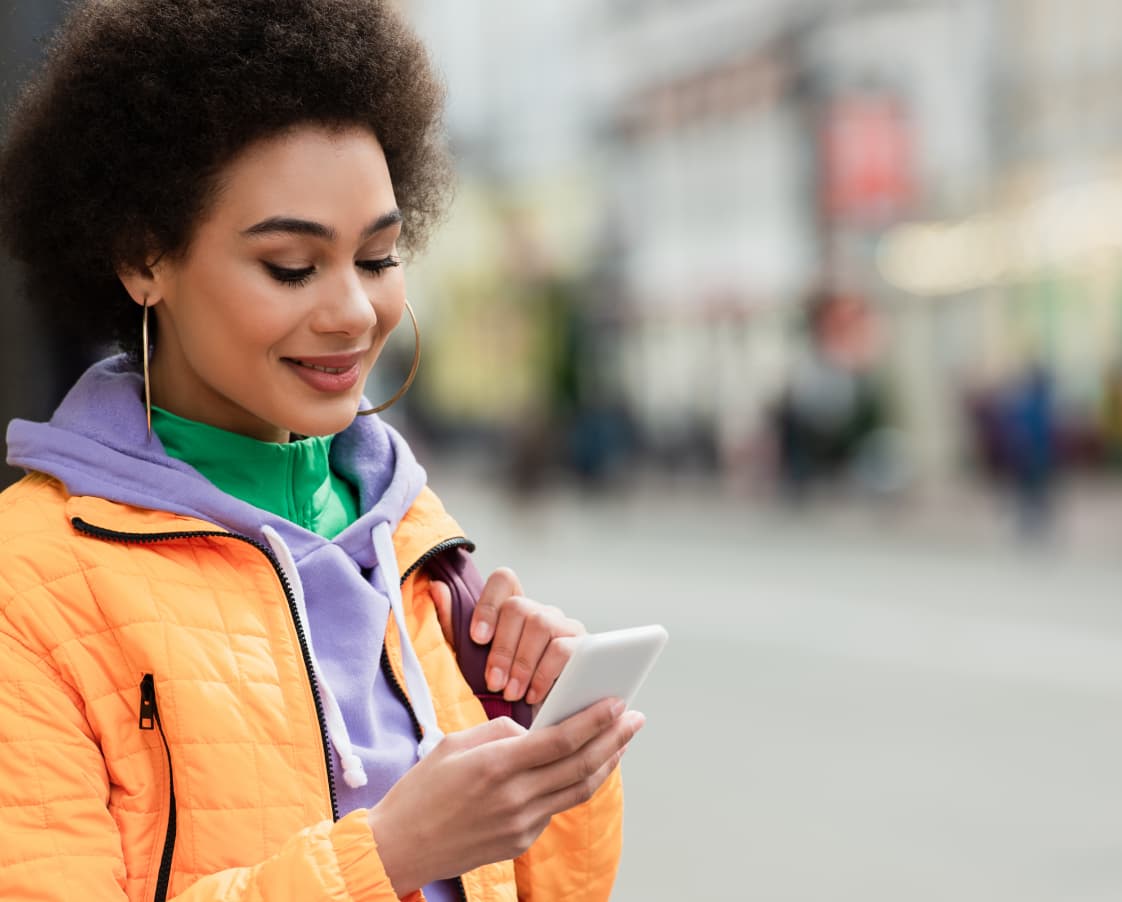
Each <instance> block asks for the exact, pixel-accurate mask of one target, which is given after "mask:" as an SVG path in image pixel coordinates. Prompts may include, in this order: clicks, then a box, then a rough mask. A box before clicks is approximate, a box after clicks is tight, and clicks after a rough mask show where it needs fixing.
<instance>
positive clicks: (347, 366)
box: [283, 352, 364, 393]
mask: <svg viewBox="0 0 1122 902" xmlns="http://www.w3.org/2000/svg"><path fill="white" fill-rule="evenodd" d="M363 356H364V355H363V354H362V353H361V352H356V353H352V354H330V355H321V356H316V357H285V358H283V360H284V362H285V363H286V364H288V365H289V366H290V367H292V371H293V373H295V374H296V375H297V376H299V377H300V379H301V380H303V382H304V383H305V384H307V385H309V386H311V387H312V388H314V389H316V390H317V391H321V392H327V393H332V392H340V391H347V390H349V389H351V388H353V387H354V386H355V384H356V383H357V382H358V379H359V376H360V375H361V372H362V367H361V363H362V359H363Z"/></svg>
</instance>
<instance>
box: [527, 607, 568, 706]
mask: <svg viewBox="0 0 1122 902" xmlns="http://www.w3.org/2000/svg"><path fill="white" fill-rule="evenodd" d="M574 622H575V621H574ZM576 647H577V636H575V635H574V636H560V637H555V638H554V639H553V640H552V641H551V642H550V643H549V645H548V646H546V649H545V653H544V654H542V656H541V660H540V661H538V667H537V670H535V671H534V676H533V679H532V680H531V681H530V689H529V691H528V692H527V693H526V701H527V702H528V703H529V704H531V705H536V704H538V703H539V702H541V701H542V700H543V699H544V698H545V697H546V696H547V695H549V690H550V689H552V688H553V684H554V683H555V682H557V677H559V676H560V675H561V671H562V670H563V669H564V667H565V665H566V664H567V663H568V661H569V658H571V657H572V656H573V652H574V651H576Z"/></svg>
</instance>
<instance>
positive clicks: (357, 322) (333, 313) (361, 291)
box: [313, 272, 378, 337]
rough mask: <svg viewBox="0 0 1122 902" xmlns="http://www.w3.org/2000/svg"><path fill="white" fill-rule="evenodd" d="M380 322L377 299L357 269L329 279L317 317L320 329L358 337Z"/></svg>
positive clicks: (316, 313) (318, 306)
mask: <svg viewBox="0 0 1122 902" xmlns="http://www.w3.org/2000/svg"><path fill="white" fill-rule="evenodd" d="M377 322H378V314H377V312H376V311H375V309H374V299H373V298H372V297H370V294H369V292H368V290H367V286H366V285H364V284H363V282H362V279H361V278H360V277H359V275H358V274H357V273H355V272H351V273H344V274H342V275H341V276H340V278H338V279H331V280H325V282H324V287H323V295H322V296H321V297H320V298H319V303H318V304H317V306H316V311H315V317H314V320H313V328H314V329H315V330H316V331H317V332H323V333H335V334H340V335H346V336H347V337H355V336H358V335H362V334H364V333H366V332H369V331H370V330H371V329H372V328H373V327H374V325H375V324H376V323H377Z"/></svg>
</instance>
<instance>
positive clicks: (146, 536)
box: [71, 517, 339, 821]
mask: <svg viewBox="0 0 1122 902" xmlns="http://www.w3.org/2000/svg"><path fill="white" fill-rule="evenodd" d="M71 523H72V525H73V526H74V528H75V529H77V530H78V531H79V532H83V533H85V534H86V535H89V536H93V537H94V538H98V539H105V540H107V541H110V542H121V543H123V544H126V545H155V544H158V543H160V542H170V541H177V540H179V539H236V540H238V541H239V542H245V543H246V544H247V545H252V546H253V547H254V548H256V549H257V550H258V551H260V552H261V553H262V554H263V555H265V557H266V559H267V560H268V561H269V563H270V564H272V567H273V572H274V573H276V575H277V579H278V580H279V581H280V584H281V588H282V589H283V590H284V596H285V598H286V599H287V600H288V612H289V614H290V615H291V617H292V622H293V624H295V626H296V638H297V639H298V640H299V642H300V654H301V656H302V657H303V659H304V673H305V674H306V675H307V677H308V683H309V684H310V685H311V687H312V699H313V701H314V702H315V706H316V719H317V720H318V721H319V738H320V742H321V744H322V745H323V762H324V766H325V767H326V769H327V789H328V792H329V794H330V796H331V819H332V820H333V821H337V820H339V798H338V794H337V793H336V791H335V772H334V769H333V768H332V766H331V751H330V748H331V746H330V745H329V744H328V739H327V718H326V716H325V715H324V713H323V702H322V701H321V700H320V697H319V687H318V686H317V685H316V677H315V673H314V672H313V671H312V655H311V652H310V651H309V650H308V637H307V635H306V634H305V633H304V624H303V623H301V622H300V614H299V612H298V610H297V608H296V598H295V596H294V595H293V594H292V586H291V585H290V584H289V582H288V577H287V576H285V575H284V569H283V568H282V567H281V565H280V561H278V560H277V558H276V555H274V554H273V551H272V549H271V548H268V547H267V546H265V545H263V544H261V543H260V542H258V541H256V540H254V539H251V538H250V537H249V536H243V535H240V534H239V533H236V532H221V531H217V530H214V531H206V530H196V531H193V532H160V533H132V532H118V531H117V530H115V529H105V528H104V527H101V526H94V525H93V524H92V523H87V522H86V521H85V520H83V519H82V518H81V517H75V518H74V519H73V520H72V521H71ZM157 722H158V721H157Z"/></svg>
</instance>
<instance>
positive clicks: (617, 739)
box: [538, 711, 646, 807]
mask: <svg viewBox="0 0 1122 902" xmlns="http://www.w3.org/2000/svg"><path fill="white" fill-rule="evenodd" d="M645 722H646V718H645V717H644V716H643V715H642V714H640V713H639V712H638V711H628V712H626V713H625V714H624V715H622V716H621V717H619V718H617V719H616V721H615V722H614V723H613V724H612V725H611V726H610V727H609V728H608V729H607V730H605V731H604V732H603V733H601V734H600V735H598V736H597V737H596V738H595V739H593V740H591V741H590V742H588V743H586V744H585V745H584V746H582V747H581V748H580V749H579V750H578V751H577V752H576V753H575V754H573V755H570V756H568V757H566V758H562V759H559V760H557V761H555V762H553V763H551V764H548V765H546V766H544V767H542V768H540V769H539V771H538V776H539V777H540V782H539V783H538V786H539V787H541V788H542V789H543V790H544V792H545V793H550V794H551V793H560V792H564V791H566V790H572V792H573V793H574V794H575V796H582V795H583V798H576V797H574V798H573V799H572V800H571V801H570V802H569V805H568V806H567V807H571V806H572V805H576V804H578V803H579V802H582V801H585V800H586V799H587V797H588V796H589V795H591V794H592V792H594V791H595V790H596V787H598V786H599V785H600V783H602V782H603V781H604V779H606V778H607V776H608V774H609V773H610V772H611V769H612V768H613V767H615V765H616V764H617V763H618V762H619V759H620V757H621V756H622V754H623V751H624V749H626V748H627V745H628V743H630V742H631V740H632V739H634V738H635V735H636V734H637V733H638V732H639V731H640V730H641V729H642V728H643V724H644V723H645Z"/></svg>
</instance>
